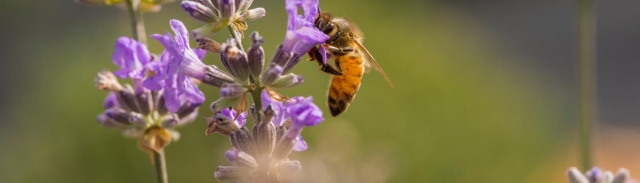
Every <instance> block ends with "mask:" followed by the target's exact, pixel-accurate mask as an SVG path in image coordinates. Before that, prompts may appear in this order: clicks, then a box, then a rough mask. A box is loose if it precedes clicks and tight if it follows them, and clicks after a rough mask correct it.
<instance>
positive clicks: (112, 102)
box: [103, 92, 120, 109]
mask: <svg viewBox="0 0 640 183" xmlns="http://www.w3.org/2000/svg"><path fill="white" fill-rule="evenodd" d="M116 97H117V96H116V93H115V92H109V94H108V95H107V98H105V99H104V102H103V106H104V108H105V109H110V108H119V107H120V104H118V99H117V98H116Z"/></svg>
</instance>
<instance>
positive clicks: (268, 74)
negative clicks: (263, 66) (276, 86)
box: [260, 63, 283, 86]
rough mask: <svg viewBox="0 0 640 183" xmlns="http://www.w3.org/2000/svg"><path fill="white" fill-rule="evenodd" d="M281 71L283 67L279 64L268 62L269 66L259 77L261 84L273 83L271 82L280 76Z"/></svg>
mask: <svg viewBox="0 0 640 183" xmlns="http://www.w3.org/2000/svg"><path fill="white" fill-rule="evenodd" d="M282 71H283V69H282V67H280V66H279V65H277V64H275V63H272V64H270V65H269V68H267V70H266V71H265V72H264V74H263V75H262V77H260V84H261V85H262V86H269V85H271V84H273V82H276V80H278V78H280V76H281V75H282Z"/></svg>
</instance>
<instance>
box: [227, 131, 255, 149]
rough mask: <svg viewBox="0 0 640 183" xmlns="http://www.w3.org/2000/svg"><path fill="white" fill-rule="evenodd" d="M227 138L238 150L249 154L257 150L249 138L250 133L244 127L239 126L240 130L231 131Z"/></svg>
mask: <svg viewBox="0 0 640 183" xmlns="http://www.w3.org/2000/svg"><path fill="white" fill-rule="evenodd" d="M229 140H230V141H231V145H232V146H233V147H234V148H236V149H238V150H241V151H244V152H247V153H249V154H255V153H256V152H257V148H256V145H255V144H254V143H253V139H252V138H251V133H250V132H249V131H248V130H247V128H246V127H243V128H240V130H238V131H236V132H234V133H232V134H231V135H230V136H229Z"/></svg>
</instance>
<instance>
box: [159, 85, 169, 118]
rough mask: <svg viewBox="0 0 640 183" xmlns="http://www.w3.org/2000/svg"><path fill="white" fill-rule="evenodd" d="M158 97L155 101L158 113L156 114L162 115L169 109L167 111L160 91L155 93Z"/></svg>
mask: <svg viewBox="0 0 640 183" xmlns="http://www.w3.org/2000/svg"><path fill="white" fill-rule="evenodd" d="M157 95H158V97H157V98H158V99H157V100H156V101H157V102H156V111H157V112H158V114H160V115H163V114H166V113H167V112H169V109H167V106H166V104H165V99H164V97H163V96H162V91H160V92H157Z"/></svg>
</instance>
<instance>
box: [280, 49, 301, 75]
mask: <svg viewBox="0 0 640 183" xmlns="http://www.w3.org/2000/svg"><path fill="white" fill-rule="evenodd" d="M300 57H302V55H300V54H298V53H294V54H293V55H292V56H291V58H289V61H287V64H285V66H284V67H283V68H284V72H283V73H287V72H289V71H291V69H293V67H294V66H296V65H298V62H300Z"/></svg>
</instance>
